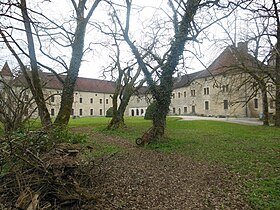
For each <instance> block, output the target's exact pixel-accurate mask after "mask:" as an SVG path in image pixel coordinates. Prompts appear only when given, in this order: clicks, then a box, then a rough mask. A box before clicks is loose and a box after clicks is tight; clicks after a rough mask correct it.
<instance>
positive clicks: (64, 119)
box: [55, 19, 87, 125]
mask: <svg viewBox="0 0 280 210" xmlns="http://www.w3.org/2000/svg"><path fill="white" fill-rule="evenodd" d="M77 21H78V23H77V28H76V31H75V40H74V43H73V45H72V55H71V61H70V66H69V69H68V74H67V76H66V78H65V81H64V85H63V90H62V97H61V103H60V109H59V112H58V115H57V117H56V119H55V124H56V125H67V124H68V122H69V119H70V115H71V111H72V104H73V101H74V88H75V84H76V81H77V77H78V74H79V69H80V66H81V62H82V57H83V50H84V39H85V30H86V25H87V22H86V20H85V19H78V20H77Z"/></svg>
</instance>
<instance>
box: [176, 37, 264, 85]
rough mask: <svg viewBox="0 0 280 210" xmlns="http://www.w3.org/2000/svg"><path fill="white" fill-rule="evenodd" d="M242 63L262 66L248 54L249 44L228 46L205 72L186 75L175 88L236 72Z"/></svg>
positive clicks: (178, 79) (177, 78)
mask: <svg viewBox="0 0 280 210" xmlns="http://www.w3.org/2000/svg"><path fill="white" fill-rule="evenodd" d="M241 63H243V64H244V65H246V66H247V67H255V68H256V67H258V66H260V65H263V64H261V63H260V62H259V61H256V59H254V58H253V56H252V55H250V54H249V53H248V49H247V43H246V42H240V43H238V47H234V46H228V47H227V48H226V49H224V50H223V51H222V53H221V54H220V55H219V56H218V57H217V58H216V59H215V60H214V61H213V62H212V63H211V64H210V65H209V67H208V68H207V69H205V70H202V71H199V72H195V73H192V74H186V75H183V76H181V77H176V78H175V79H174V86H173V87H174V88H180V87H184V86H188V85H189V84H190V83H191V82H192V81H193V80H195V79H199V78H205V77H210V76H216V75H219V74H223V73H225V72H227V71H231V70H234V71H235V72H237V71H238V69H239V68H240V67H241Z"/></svg>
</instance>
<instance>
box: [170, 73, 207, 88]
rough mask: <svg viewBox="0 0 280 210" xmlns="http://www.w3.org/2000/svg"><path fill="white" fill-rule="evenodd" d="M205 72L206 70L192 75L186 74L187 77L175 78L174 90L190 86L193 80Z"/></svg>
mask: <svg viewBox="0 0 280 210" xmlns="http://www.w3.org/2000/svg"><path fill="white" fill-rule="evenodd" d="M204 71H205V70H202V71H198V72H194V73H191V74H185V75H182V76H179V77H176V78H174V85H173V88H180V87H184V86H188V85H189V84H190V83H191V82H192V81H193V80H195V79H196V78H197V77H198V76H199V75H200V74H202V73H203V72H204Z"/></svg>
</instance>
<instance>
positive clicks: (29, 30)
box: [0, 0, 101, 127]
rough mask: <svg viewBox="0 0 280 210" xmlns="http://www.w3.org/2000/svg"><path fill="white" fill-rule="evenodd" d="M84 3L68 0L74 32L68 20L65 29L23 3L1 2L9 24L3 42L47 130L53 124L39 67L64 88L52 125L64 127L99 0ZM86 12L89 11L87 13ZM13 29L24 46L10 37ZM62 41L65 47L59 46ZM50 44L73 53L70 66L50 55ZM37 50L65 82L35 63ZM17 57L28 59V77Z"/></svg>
mask: <svg viewBox="0 0 280 210" xmlns="http://www.w3.org/2000/svg"><path fill="white" fill-rule="evenodd" d="M87 2H88V1H87V0H83V1H78V3H77V2H76V1H75V0H71V4H72V6H73V8H74V11H75V20H74V24H76V27H75V31H74V32H72V28H73V27H72V25H74V24H73V23H72V22H71V21H69V22H67V23H65V24H68V28H67V27H65V26H64V25H63V24H62V25H59V24H58V23H56V21H55V20H52V18H50V17H48V15H46V14H43V13H42V12H40V11H39V10H36V9H34V10H33V9H31V8H27V6H26V0H21V1H20V2H17V1H9V2H7V3H1V6H3V8H2V9H1V17H3V19H4V20H6V19H8V20H10V22H11V24H10V25H4V22H3V23H1V29H0V32H1V36H2V39H3V41H4V42H5V44H6V46H7V48H8V49H9V50H10V51H11V53H12V54H13V56H14V57H15V58H16V60H17V62H18V63H19V65H20V68H21V71H22V72H23V75H24V76H25V78H26V81H27V83H28V85H29V88H30V90H31V92H32V95H33V96H34V100H35V102H36V104H37V106H38V112H39V116H40V118H41V122H42V125H43V126H47V127H48V126H49V125H51V124H52V122H51V118H50V114H49V112H48V109H47V107H46V103H45V98H44V95H43V90H42V84H41V81H40V75H39V66H40V67H43V68H45V69H47V70H49V71H51V72H52V73H53V74H54V75H55V76H56V77H57V79H58V80H59V81H60V82H61V83H62V85H63V90H62V97H61V106H60V110H59V113H58V116H57V118H56V120H55V124H57V125H66V124H68V121H69V119H70V114H71V109H72V103H73V93H74V87H75V83H76V80H77V77H78V73H79V69H80V66H81V62H82V57H83V55H84V42H85V33H86V27H87V24H88V22H89V19H90V17H91V16H92V14H93V12H94V11H95V9H96V8H97V6H98V4H99V3H100V2H101V0H95V1H93V2H90V3H88V4H87ZM87 8H89V9H87ZM17 9H20V11H21V15H19V14H18V13H17ZM86 11H88V12H87V14H86ZM30 14H31V15H30ZM69 16H71V15H69ZM31 17H32V18H31ZM36 17H37V19H36ZM14 22H16V24H13V23H14ZM21 24H23V25H24V27H23V28H21ZM13 25H15V26H13ZM14 30H15V31H16V32H18V33H19V32H24V33H25V35H26V37H27V47H22V46H21V45H22V44H25V42H24V41H22V40H21V39H20V38H19V37H18V36H19V35H18V33H14V34H15V35H13V31H14ZM8 31H10V32H8ZM34 37H35V38H36V44H39V49H36V47H35V41H34ZM46 37H47V38H48V40H47V39H46ZM61 40H63V42H64V43H66V44H65V45H63V44H61ZM44 41H45V42H47V41H48V42H49V43H51V44H49V46H48V47H47V49H48V51H49V52H48V53H47V52H46V48H44V44H43V43H42V42H44ZM53 45H56V46H54V48H55V49H58V48H62V47H66V48H67V47H71V49H72V54H71V58H70V64H69V67H68V66H67V64H66V63H67V61H65V60H63V59H62V56H57V57H54V56H53V55H52V53H51V50H50V49H49V48H50V47H51V46H53ZM38 51H39V52H40V53H41V55H44V56H45V57H46V58H48V59H50V60H51V61H53V62H56V63H57V64H58V65H60V66H62V67H63V68H65V73H66V77H65V80H63V79H62V78H61V77H60V75H59V73H57V72H56V71H55V70H54V69H53V68H51V67H48V66H47V65H45V64H43V63H42V62H39V61H38V59H37V55H36V54H37V53H38ZM20 54H22V55H23V56H25V58H26V57H27V58H28V59H29V62H30V66H31V75H30V74H28V72H27V71H26V68H25V65H24V60H23V58H22V56H20ZM25 58H24V59H25Z"/></svg>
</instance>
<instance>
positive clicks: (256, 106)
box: [254, 98, 259, 109]
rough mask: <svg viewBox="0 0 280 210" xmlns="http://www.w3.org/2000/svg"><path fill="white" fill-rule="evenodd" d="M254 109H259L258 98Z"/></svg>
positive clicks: (255, 100)
mask: <svg viewBox="0 0 280 210" xmlns="http://www.w3.org/2000/svg"><path fill="white" fill-rule="evenodd" d="M254 107H255V109H257V108H259V102H258V99H257V98H255V99H254Z"/></svg>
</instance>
